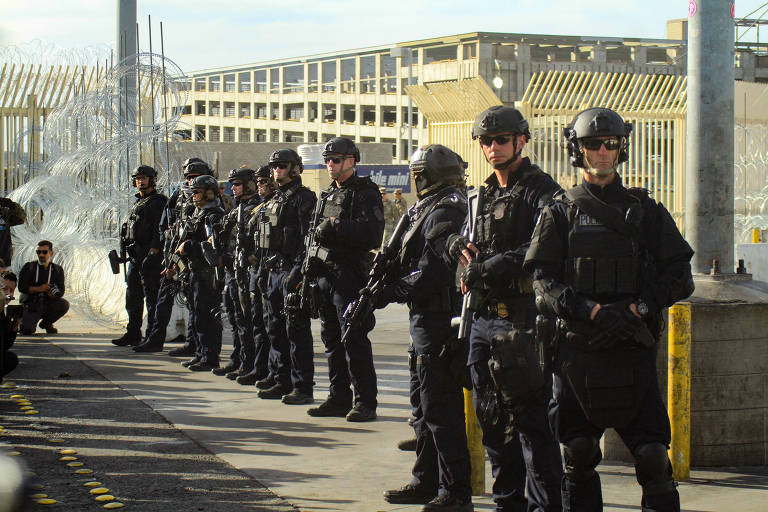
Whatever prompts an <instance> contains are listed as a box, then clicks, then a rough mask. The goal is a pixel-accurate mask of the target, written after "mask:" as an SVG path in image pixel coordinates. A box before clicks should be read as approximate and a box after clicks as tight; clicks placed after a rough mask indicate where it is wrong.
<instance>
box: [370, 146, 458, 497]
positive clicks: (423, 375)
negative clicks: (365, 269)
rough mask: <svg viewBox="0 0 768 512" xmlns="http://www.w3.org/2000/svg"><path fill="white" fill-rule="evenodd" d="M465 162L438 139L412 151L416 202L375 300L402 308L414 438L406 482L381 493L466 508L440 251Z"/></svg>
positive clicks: (447, 278) (452, 226) (454, 214)
mask: <svg viewBox="0 0 768 512" xmlns="http://www.w3.org/2000/svg"><path fill="white" fill-rule="evenodd" d="M466 167H467V164H466V162H464V161H463V160H462V159H461V157H460V156H459V155H457V154H456V153H454V152H453V151H451V150H450V149H448V148H447V147H445V146H441V145H439V144H435V145H430V146H425V147H423V148H419V149H417V150H416V152H415V153H414V154H413V157H412V158H411V164H410V169H411V174H412V175H413V178H414V182H415V184H416V190H417V196H418V198H419V201H418V202H417V203H416V204H415V205H414V206H413V208H411V209H410V210H409V212H408V228H407V231H406V232H405V234H404V236H403V239H402V243H401V245H400V247H399V250H400V253H399V263H400V265H399V279H397V280H396V281H395V282H394V283H392V284H388V285H387V286H386V287H385V288H384V292H383V293H382V300H381V301H380V303H379V304H378V305H379V307H382V306H384V305H385V304H386V303H388V302H390V301H396V302H401V303H402V302H406V303H407V304H408V307H409V310H410V332H411V339H412V340H413V352H414V353H413V354H412V356H411V358H410V359H411V366H410V371H411V386H412V389H411V400H412V406H413V415H414V418H415V419H414V422H413V428H414V431H415V432H416V439H417V441H416V463H415V464H414V466H413V478H412V480H411V481H410V482H409V483H408V484H406V485H404V486H403V487H402V488H400V489H398V490H393V491H387V492H385V493H384V499H385V500H386V501H388V502H389V503H426V504H427V506H425V508H424V510H450V511H471V510H473V507H472V498H471V494H472V489H471V485H470V481H469V451H468V450H467V437H466V431H465V426H464V399H463V394H462V386H461V383H460V379H459V378H457V377H459V376H457V375H454V373H453V371H452V365H453V362H454V361H453V360H454V359H455V358H460V361H459V365H460V368H466V366H465V361H466V352H465V351H463V350H460V348H459V346H458V343H457V340H456V333H455V331H454V330H453V329H452V328H451V318H452V317H453V316H454V315H455V314H456V313H458V310H459V305H460V299H459V297H458V293H457V292H456V288H455V286H454V270H453V269H454V267H453V262H451V261H450V259H448V258H446V257H445V256H444V255H445V242H446V240H447V238H448V237H449V236H450V235H451V234H452V233H455V232H457V231H459V230H460V229H461V226H462V224H463V222H464V218H465V216H466V214H467V201H466V197H465V195H464V170H465V169H466ZM413 388H415V389H413Z"/></svg>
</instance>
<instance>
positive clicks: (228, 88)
mask: <svg viewBox="0 0 768 512" xmlns="http://www.w3.org/2000/svg"><path fill="white" fill-rule="evenodd" d="M236 90H237V85H236V84H235V74H234V73H231V74H229V75H224V92H235V91H236Z"/></svg>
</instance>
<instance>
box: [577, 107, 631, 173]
mask: <svg viewBox="0 0 768 512" xmlns="http://www.w3.org/2000/svg"><path fill="white" fill-rule="evenodd" d="M630 133H632V123H625V122H624V119H622V118H621V116H620V115H619V114H617V113H616V112H614V111H613V110H611V109H609V108H602V107H593V108H588V109H587V110H584V111H582V112H579V113H578V114H576V117H574V118H573V121H571V124H569V125H568V126H567V127H566V128H563V135H564V136H565V141H566V142H565V147H566V149H568V156H569V157H570V160H571V165H573V166H574V167H582V168H583V167H584V165H585V163H584V151H583V150H582V148H581V144H580V143H579V141H580V140H581V139H588V138H591V137H610V136H615V137H619V138H620V139H621V147H620V148H619V155H618V159H617V161H616V165H619V164H622V163H624V162H626V161H627V160H629V134H630Z"/></svg>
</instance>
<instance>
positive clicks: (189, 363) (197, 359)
mask: <svg viewBox="0 0 768 512" xmlns="http://www.w3.org/2000/svg"><path fill="white" fill-rule="evenodd" d="M199 362H200V356H195V357H193V358H192V359H190V360H189V361H184V362H183V363H181V366H183V367H184V368H189V367H190V366H192V365H193V364H197V363H199Z"/></svg>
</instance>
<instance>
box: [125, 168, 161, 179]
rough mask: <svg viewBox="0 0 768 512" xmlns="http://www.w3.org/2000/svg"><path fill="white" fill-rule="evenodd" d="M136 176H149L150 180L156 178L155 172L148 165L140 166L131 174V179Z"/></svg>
mask: <svg viewBox="0 0 768 512" xmlns="http://www.w3.org/2000/svg"><path fill="white" fill-rule="evenodd" d="M137 176H149V177H150V178H157V171H156V170H155V168H154V167H150V166H149V165H140V166H138V167H137V168H135V169H134V170H133V172H132V173H131V178H135V177H137Z"/></svg>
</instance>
